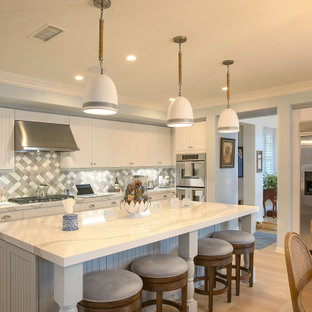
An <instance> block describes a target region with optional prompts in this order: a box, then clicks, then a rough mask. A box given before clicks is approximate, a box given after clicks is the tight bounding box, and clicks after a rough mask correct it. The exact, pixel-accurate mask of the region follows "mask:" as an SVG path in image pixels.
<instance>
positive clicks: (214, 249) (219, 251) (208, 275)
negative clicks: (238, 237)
mask: <svg viewBox="0 0 312 312" xmlns="http://www.w3.org/2000/svg"><path fill="white" fill-rule="evenodd" d="M232 257H233V247H232V245H231V244H230V243H228V242H226V241H224V240H221V239H217V238H202V239H199V240H198V255H197V256H196V257H195V258H194V263H195V265H197V266H204V267H205V275H204V276H196V277H195V279H194V282H198V281H202V280H203V281H205V285H204V286H205V288H204V289H200V288H197V287H195V292H196V293H198V294H201V295H208V296H209V300H208V311H210V312H212V309H213V296H215V295H219V294H222V293H225V292H227V299H228V302H231V282H232ZM222 267H226V268H227V278H226V280H224V279H221V278H218V277H216V269H217V268H222ZM216 282H220V283H222V284H223V285H224V287H223V288H221V289H214V288H215V287H216Z"/></svg>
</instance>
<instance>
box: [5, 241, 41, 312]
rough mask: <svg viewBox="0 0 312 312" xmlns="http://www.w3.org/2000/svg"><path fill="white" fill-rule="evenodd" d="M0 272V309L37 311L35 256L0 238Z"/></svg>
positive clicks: (9, 311) (18, 311)
mask: <svg viewBox="0 0 312 312" xmlns="http://www.w3.org/2000/svg"><path fill="white" fill-rule="evenodd" d="M0 272H1V278H0V299H1V301H0V302H1V308H0V310H1V311H3V312H20V311H23V312H36V311H38V288H37V277H38V274H37V257H36V256H35V255H34V254H31V253H29V252H27V251H25V250H23V249H20V248H18V247H15V246H13V245H11V244H8V243H6V242H4V241H2V240H0Z"/></svg>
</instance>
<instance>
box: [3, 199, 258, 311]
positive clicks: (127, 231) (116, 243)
mask: <svg viewBox="0 0 312 312" xmlns="http://www.w3.org/2000/svg"><path fill="white" fill-rule="evenodd" d="M115 209H116V208H115ZM116 211H117V209H116ZM257 211H258V207H254V206H241V205H240V206H239V205H229V204H217V203H197V202H192V203H191V205H190V207H182V206H181V201H179V200H178V199H171V200H165V201H162V202H153V203H152V207H151V214H150V215H149V216H147V217H144V218H138V219H133V218H129V216H128V215H127V214H125V213H120V212H116V213H112V212H110V213H105V209H98V210H93V211H86V212H80V213H79V230H78V231H75V232H63V231H62V216H60V215H57V216H48V217H41V218H33V219H25V220H17V221H12V222H4V223H2V224H0V239H1V241H0V242H3V243H9V244H10V245H14V246H16V247H18V248H20V249H21V250H25V251H27V252H29V253H30V254H34V255H36V256H37V257H40V258H43V259H46V260H47V261H49V262H51V263H53V264H54V299H55V301H56V302H57V303H58V304H59V306H60V311H72V312H74V311H77V308H76V304H77V302H78V301H80V300H81V299H82V290H83V263H84V262H86V261H89V260H93V259H97V258H100V257H103V256H107V255H112V254H115V253H118V252H121V251H125V250H129V249H131V248H135V247H139V246H143V245H147V244H151V243H154V242H158V241H162V240H165V239H168V238H171V237H176V236H178V237H179V246H178V252H179V255H180V256H181V257H183V258H184V259H185V260H186V261H187V263H188V266H189V271H188V274H189V279H188V307H189V311H197V303H196V301H195V300H194V298H193V295H194V283H193V274H194V263H193V258H194V257H195V256H196V254H197V237H198V236H197V231H198V230H200V229H203V228H207V227H209V226H211V225H215V224H219V223H222V222H226V221H230V220H233V219H237V218H242V229H243V230H247V231H252V228H253V223H255V218H254V214H255V213H257ZM8 259H9V258H8ZM4 265H5V264H4V263H2V262H1V268H2V266H4ZM0 296H3V294H0Z"/></svg>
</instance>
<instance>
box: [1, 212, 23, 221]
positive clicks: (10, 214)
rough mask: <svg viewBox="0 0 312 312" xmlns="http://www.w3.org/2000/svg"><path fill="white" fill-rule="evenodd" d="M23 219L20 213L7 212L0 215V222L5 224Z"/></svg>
mask: <svg viewBox="0 0 312 312" xmlns="http://www.w3.org/2000/svg"><path fill="white" fill-rule="evenodd" d="M22 218H23V212H22V211H7V212H1V213H0V222H6V221H11V220H17V219H22Z"/></svg>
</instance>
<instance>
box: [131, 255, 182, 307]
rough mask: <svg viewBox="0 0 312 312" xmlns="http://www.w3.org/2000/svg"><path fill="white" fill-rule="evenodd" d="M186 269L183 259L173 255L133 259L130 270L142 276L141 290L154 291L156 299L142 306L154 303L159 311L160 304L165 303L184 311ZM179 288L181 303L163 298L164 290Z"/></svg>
mask: <svg viewBox="0 0 312 312" xmlns="http://www.w3.org/2000/svg"><path fill="white" fill-rule="evenodd" d="M187 269H188V266H187V263H186V262H185V260H183V259H182V258H180V257H178V256H174V255H162V254H160V255H150V256H144V257H141V258H138V259H136V260H134V261H133V262H132V265H131V270H132V271H133V272H135V273H136V274H138V275H139V276H140V277H141V278H142V280H143V290H148V291H155V292H156V300H148V301H145V302H143V304H142V308H144V307H146V306H149V305H153V304H156V309H157V312H161V311H162V305H163V304H167V305H170V306H173V307H175V308H177V309H178V310H179V311H183V312H186V310H187V304H186V303H187V279H188V277H187ZM180 288H182V304H178V303H177V302H175V301H171V300H165V299H163V292H164V291H171V290H177V289H180Z"/></svg>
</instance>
